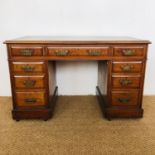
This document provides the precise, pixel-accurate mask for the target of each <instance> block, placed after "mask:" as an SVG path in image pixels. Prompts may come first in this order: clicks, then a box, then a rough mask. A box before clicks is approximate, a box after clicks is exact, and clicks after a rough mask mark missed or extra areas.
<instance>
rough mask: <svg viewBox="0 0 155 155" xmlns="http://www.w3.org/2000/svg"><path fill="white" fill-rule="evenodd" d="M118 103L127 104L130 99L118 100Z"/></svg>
mask: <svg viewBox="0 0 155 155" xmlns="http://www.w3.org/2000/svg"><path fill="white" fill-rule="evenodd" d="M118 101H119V102H120V103H129V102H130V101H131V99H130V98H118Z"/></svg>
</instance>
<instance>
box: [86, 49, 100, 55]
mask: <svg viewBox="0 0 155 155" xmlns="http://www.w3.org/2000/svg"><path fill="white" fill-rule="evenodd" d="M88 54H89V55H90V56H100V55H101V51H100V50H89V51H88Z"/></svg>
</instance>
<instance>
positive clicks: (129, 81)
mask: <svg viewBox="0 0 155 155" xmlns="http://www.w3.org/2000/svg"><path fill="white" fill-rule="evenodd" d="M120 84H121V85H122V86H128V85H130V84H132V81H131V80H128V79H121V80H120Z"/></svg>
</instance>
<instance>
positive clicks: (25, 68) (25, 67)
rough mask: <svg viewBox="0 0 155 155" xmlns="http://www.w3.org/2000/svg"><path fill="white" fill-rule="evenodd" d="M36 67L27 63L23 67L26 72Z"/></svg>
mask: <svg viewBox="0 0 155 155" xmlns="http://www.w3.org/2000/svg"><path fill="white" fill-rule="evenodd" d="M34 69H35V68H34V67H32V66H29V65H25V66H23V67H22V70H23V71H25V72H32V71H33V70H34Z"/></svg>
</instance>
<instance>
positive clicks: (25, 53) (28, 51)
mask: <svg viewBox="0 0 155 155" xmlns="http://www.w3.org/2000/svg"><path fill="white" fill-rule="evenodd" d="M20 53H21V55H22V56H32V54H33V50H32V49H23V50H21V51H20Z"/></svg>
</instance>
